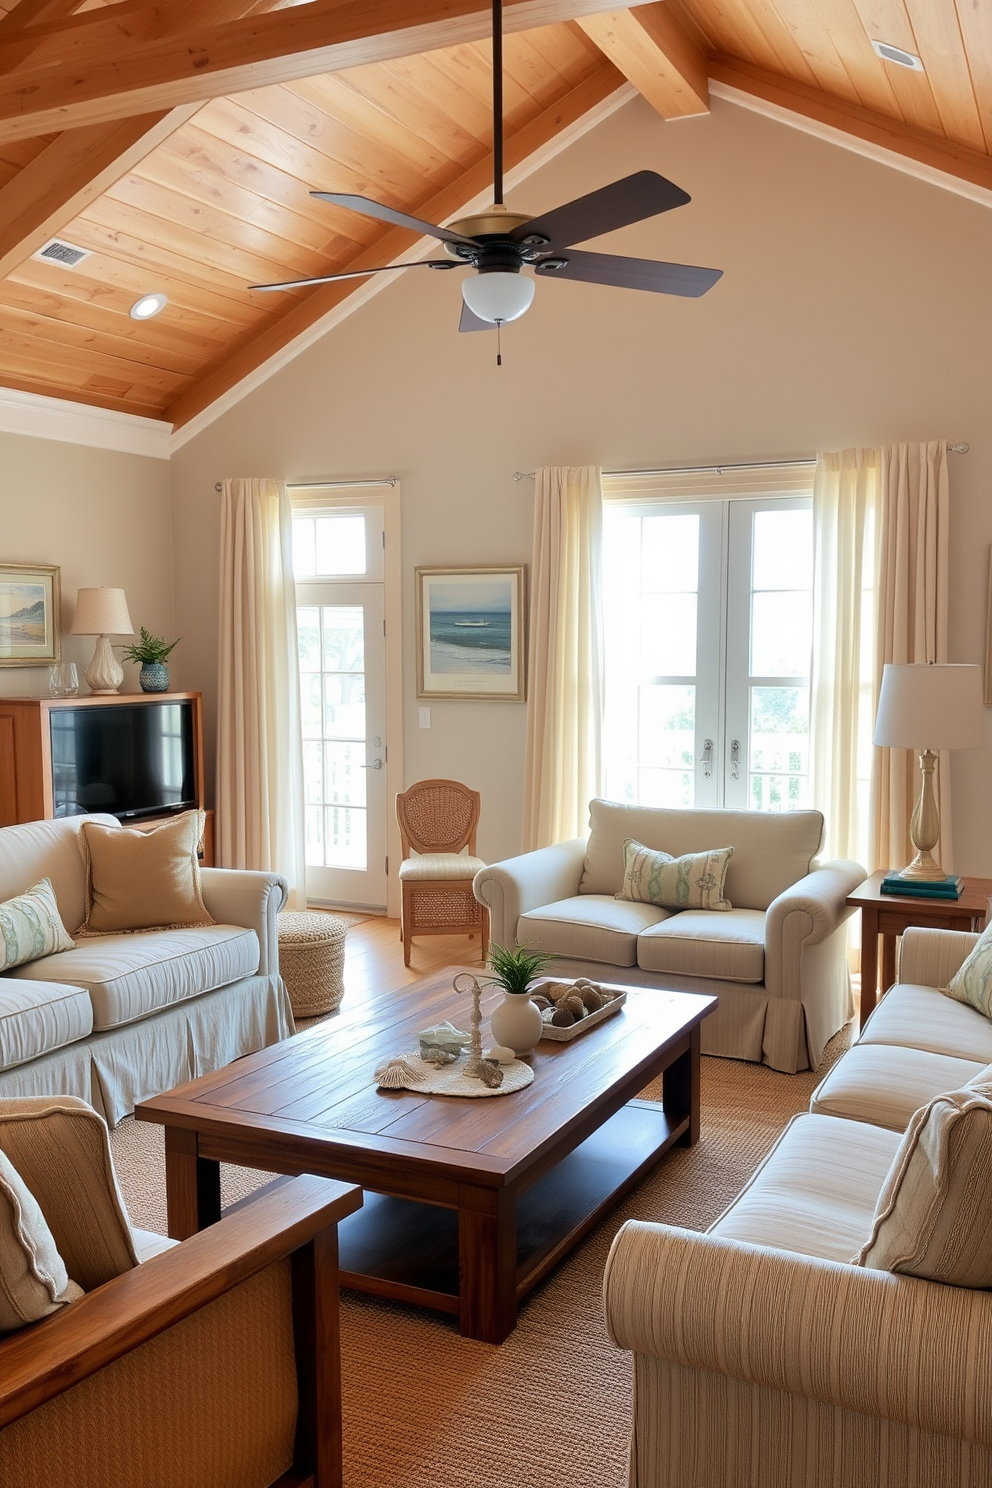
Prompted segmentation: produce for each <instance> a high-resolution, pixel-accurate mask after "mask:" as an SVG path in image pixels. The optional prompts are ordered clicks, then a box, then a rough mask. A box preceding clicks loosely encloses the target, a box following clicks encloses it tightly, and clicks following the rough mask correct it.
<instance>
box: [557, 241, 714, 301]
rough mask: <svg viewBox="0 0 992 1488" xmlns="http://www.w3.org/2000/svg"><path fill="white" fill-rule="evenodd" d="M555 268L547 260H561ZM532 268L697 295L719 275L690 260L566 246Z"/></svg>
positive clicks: (598, 281) (629, 286) (566, 276)
mask: <svg viewBox="0 0 992 1488" xmlns="http://www.w3.org/2000/svg"><path fill="white" fill-rule="evenodd" d="M562 261H563V266H562V267H561V268H559V269H554V268H552V267H551V263H554V262H562ZM534 268H535V269H536V270H537V272H538V273H539V274H540V275H541V278H542V279H578V280H581V281H582V283H583V284H611V285H615V286H616V287H617V288H618V289H650V290H653V291H654V292H655V293H656V294H670V295H684V296H686V297H687V298H688V299H698V298H699V296H700V295H704V294H705V293H706V291H707V290H708V289H712V287H713V285H714V284H715V283H716V281H717V280H718V279H720V278H722V277H723V270H722V269H697V268H695V267H693V265H692V264H676V263H659V262H657V261H656V260H654V259H652V258H618V257H616V256H615V255H614V254H612V253H580V252H579V251H578V250H577V249H574V248H570V249H569V250H568V253H567V254H562V259H561V260H551V261H550V262H549V265H548V267H547V268H546V269H545V268H543V265H542V262H541V261H540V260H539V261H538V262H537V263H536V264H535V265H534Z"/></svg>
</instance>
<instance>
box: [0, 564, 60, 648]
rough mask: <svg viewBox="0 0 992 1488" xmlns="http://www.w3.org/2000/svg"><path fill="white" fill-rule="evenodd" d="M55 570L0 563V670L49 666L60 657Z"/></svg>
mask: <svg viewBox="0 0 992 1488" xmlns="http://www.w3.org/2000/svg"><path fill="white" fill-rule="evenodd" d="M61 614H62V596H61V587H60V583H59V570H58V569H57V568H51V567H49V566H47V565H46V564H41V563H30V564H29V563H0V667H15V666H34V667H41V666H51V665H52V663H53V662H56V661H58V659H59V653H60V640H61V632H60V620H61Z"/></svg>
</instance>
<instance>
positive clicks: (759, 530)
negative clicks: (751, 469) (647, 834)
mask: <svg viewBox="0 0 992 1488" xmlns="http://www.w3.org/2000/svg"><path fill="white" fill-rule="evenodd" d="M791 485H792V491H793V492H794V491H796V489H797V485H798V489H799V491H802V490H803V485H805V486H806V488H807V489H808V487H809V477H808V476H806V475H805V472H804V473H803V475H802V476H801V477H800V479H799V481H798V482H797V481H795V480H793V481H792V482H791ZM607 492H608V496H609V495H611V494H612V493H611V492H610V489H609V486H607ZM603 557H604V572H603V581H604V611H605V632H606V634H605V641H606V724H605V728H604V743H603V750H604V773H605V782H604V783H605V789H606V793H607V795H608V796H609V797H610V798H611V799H613V800H619V801H630V802H632V803H638V804H640V805H645V806H732V807H738V808H749V809H752V810H759V811H791V810H795V809H796V808H798V807H802V806H806V805H808V804H809V711H810V661H811V651H812V599H813V532H812V511H811V500H810V497H809V496H808V495H806V494H791V493H788V492H783V493H782V494H768V495H753V494H750V493H748V494H746V495H742V496H740V497H736V498H729V497H719V496H714V495H707V496H706V497H705V498H703V499H696V500H693V501H679V500H677V499H671V497H669V496H668V493H667V492H666V493H665V495H664V496H662V497H659V495H657V494H655V495H650V494H647V493H645V494H638V496H637V497H636V499H629V497H628V496H627V495H626V494H624V495H621V496H617V495H613V499H608V500H607V502H606V505H605V511H604V522H603Z"/></svg>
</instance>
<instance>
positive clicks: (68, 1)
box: [0, 0, 83, 41]
mask: <svg viewBox="0 0 992 1488" xmlns="http://www.w3.org/2000/svg"><path fill="white" fill-rule="evenodd" d="M82 3H83V0H19V4H17V5H15V6H14V8H13V10H8V12H7V14H6V15H5V16H0V40H3V41H6V40H7V39H8V37H12V36H16V35H17V33H18V32H19V31H26V30H28V28H29V27H34V26H39V25H42V24H44V23H45V22H46V21H61V20H64V19H65V17H66V16H70V15H72V13H73V11H74V10H77V9H78V8H79V6H80V5H81V4H82Z"/></svg>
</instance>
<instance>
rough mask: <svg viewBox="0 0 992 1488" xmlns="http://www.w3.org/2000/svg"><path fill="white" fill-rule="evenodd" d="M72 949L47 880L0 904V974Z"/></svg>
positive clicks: (50, 883)
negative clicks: (11, 968)
mask: <svg viewBox="0 0 992 1488" xmlns="http://www.w3.org/2000/svg"><path fill="white" fill-rule="evenodd" d="M73 949H74V947H73V944H72V938H71V936H70V935H69V934H68V932H67V930H66V928H65V926H64V925H63V923H62V916H61V915H60V914H59V907H58V905H57V904H56V902H55V890H54V889H53V888H52V881H51V879H50V878H43V879H41V880H40V881H39V882H38V883H36V884H33V885H32V887H31V888H30V889H28V890H26V892H25V893H23V894H18V895H17V897H16V898H15V899H5V900H4V902H3V903H2V904H0V971H7V970H9V969H10V967H12V966H22V965H23V964H24V962H25V961H37V960H39V959H40V958H41V957H42V956H53V955H54V954H55V952H56V951H71V950H73Z"/></svg>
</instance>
